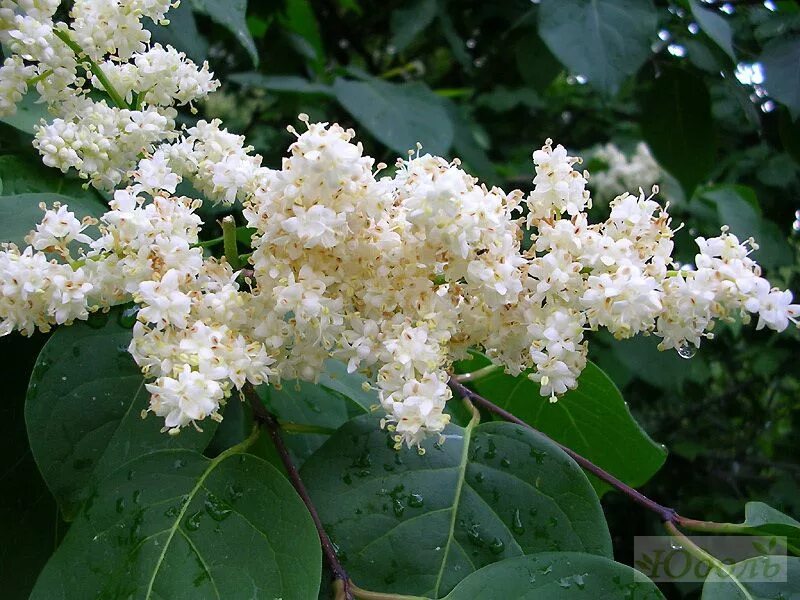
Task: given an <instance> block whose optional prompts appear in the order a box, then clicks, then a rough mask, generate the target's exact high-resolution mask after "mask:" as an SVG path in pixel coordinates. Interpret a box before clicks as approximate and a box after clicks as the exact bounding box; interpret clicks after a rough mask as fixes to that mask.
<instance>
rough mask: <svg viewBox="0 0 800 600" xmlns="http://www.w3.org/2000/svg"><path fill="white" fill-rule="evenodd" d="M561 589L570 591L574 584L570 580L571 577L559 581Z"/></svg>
mask: <svg viewBox="0 0 800 600" xmlns="http://www.w3.org/2000/svg"><path fill="white" fill-rule="evenodd" d="M558 585H559V587H562V588H564V589H565V590H567V589H569V588H570V586H571V585H572V583H571V582H570V580H569V577H562V578H561V579H559V580H558Z"/></svg>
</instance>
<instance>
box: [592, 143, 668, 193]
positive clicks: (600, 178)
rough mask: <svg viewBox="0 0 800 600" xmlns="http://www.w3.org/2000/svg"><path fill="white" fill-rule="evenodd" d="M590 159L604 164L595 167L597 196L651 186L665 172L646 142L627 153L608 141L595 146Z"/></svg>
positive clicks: (593, 180) (594, 176) (593, 176)
mask: <svg viewBox="0 0 800 600" xmlns="http://www.w3.org/2000/svg"><path fill="white" fill-rule="evenodd" d="M590 160H593V161H597V162H599V163H602V164H603V166H604V168H602V169H598V168H593V169H592V181H591V184H590V185H591V188H592V191H593V192H594V194H595V196H596V197H597V198H604V199H607V200H606V201H608V199H611V198H616V197H617V196H619V195H620V194H624V193H625V192H626V191H628V190H636V189H639V188H643V189H645V190H647V189H650V188H651V187H652V186H654V185H656V184H658V183H659V182H661V181H662V180H663V173H662V171H661V168H660V167H659V166H658V163H657V162H656V161H655V159H654V158H653V155H652V154H651V153H650V148H649V147H648V145H647V144H645V143H644V142H639V143H638V144H636V150H635V151H634V152H633V153H632V154H630V155H626V154H625V153H624V152H623V151H622V150H621V149H620V148H619V147H618V146H617V145H616V144H613V143H608V144H605V145H603V146H600V147H599V148H597V149H596V150H594V151H593V152H592V153H591V155H590Z"/></svg>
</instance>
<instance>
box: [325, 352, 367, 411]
mask: <svg viewBox="0 0 800 600" xmlns="http://www.w3.org/2000/svg"><path fill="white" fill-rule="evenodd" d="M365 383H366V384H368V383H369V381H368V380H367V378H366V377H364V376H363V375H361V374H360V373H358V372H355V373H348V372H347V365H346V364H344V363H343V362H341V361H338V360H334V359H329V360H326V361H325V368H324V369H323V371H322V373H321V374H320V376H319V385H320V386H322V387H323V388H325V389H328V390H331V391H333V392H337V393H338V394H340V395H341V396H342V397H344V398H345V399H346V400H348V401H349V402H351V403H353V404H356V405H357V406H358V407H359V408H360V409H361V410H362V411H363V412H369V411H370V410H372V408H373V407H375V406H377V405H378V404H379V403H380V401H379V400H378V394H377V392H376V391H375V390H374V389H373V388H372V387H370V388H369V389H366V390H365V389H364V384H365ZM349 412H350V413H351V414H353V413H354V412H358V411H357V410H356V411H353V407H351V408H350V410H349Z"/></svg>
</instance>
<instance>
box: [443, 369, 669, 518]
mask: <svg viewBox="0 0 800 600" xmlns="http://www.w3.org/2000/svg"><path fill="white" fill-rule="evenodd" d="M447 385H449V386H450V389H452V390H453V391H454V392H456V393H457V394H459V395H460V396H462V397H464V398H467V399H469V400H470V401H471V402H473V403H474V404H476V405H477V406H480V407H482V408H484V409H486V410H488V411H489V412H491V413H494V414H496V415H497V416H498V417H501V418H502V419H504V420H506V421H509V422H511V423H516V424H517V425H522V426H523V427H527V428H528V429H530V430H532V431H535V432H536V433H538V434H539V435H541V436H543V437H545V438H546V439H548V440H550V441H551V442H553V443H554V444H555V445H556V446H558V447H559V448H561V449H562V450H563V451H564V452H566V453H567V454H568V455H569V456H570V458H572V460H574V461H575V462H576V463H578V464H579V465H580V466H581V467H583V468H584V469H585V470H587V471H588V472H589V473H591V474H592V475H594V476H595V477H597V478H598V479H600V480H602V481H605V482H606V483H607V484H609V485H610V486H611V487H613V488H615V489H617V490H619V491H620V492H622V493H623V494H625V495H626V496H628V498H630V499H631V500H633V501H634V502H636V503H637V504H639V505H641V506H644V507H645V508H646V509H648V510H651V511H653V512H654V513H656V514H657V515H658V516H659V517H661V520H662V521H664V522H665V523H677V522H679V521H680V520H681V518H682V517H680V516H679V515H678V513H677V511H676V510H675V509H674V508H669V507H668V506H663V505H661V504H659V503H658V502H656V501H655V500H651V499H650V498H648V497H647V496H645V495H644V494H642V493H641V492H640V491H638V490H635V489H634V488H632V487H631V486H629V485H628V484H626V483H623V482H622V481H620V480H619V479H617V478H616V477H614V476H613V475H612V474H611V473H609V472H608V471H606V470H604V469H601V468H600V467H598V466H597V465H596V464H594V463H593V462H592V461H590V460H589V459H587V458H584V457H583V456H581V455H580V454H578V453H577V452H575V451H574V450H571V449H570V448H567V447H566V446H564V445H563V444H559V443H558V442H557V441H555V440H554V439H553V438H551V437H550V436H548V435H547V434H545V433H543V432H541V431H539V430H538V429H536V428H535V427H533V426H531V425H530V424H528V423H526V422H525V421H523V420H522V419H520V418H519V417H516V416H514V415H513V414H511V413H510V412H508V411H507V410H504V409H502V408H500V407H499V406H497V405H496V404H494V403H492V402H491V401H489V400H487V399H486V398H484V397H483V396H481V395H479V394H476V393H475V392H473V391H472V390H471V389H469V388H468V387H466V386H465V385H464V384H462V383H459V382H458V381H456V379H455V378H454V377H452V376H451V377H450V381H448V383H447Z"/></svg>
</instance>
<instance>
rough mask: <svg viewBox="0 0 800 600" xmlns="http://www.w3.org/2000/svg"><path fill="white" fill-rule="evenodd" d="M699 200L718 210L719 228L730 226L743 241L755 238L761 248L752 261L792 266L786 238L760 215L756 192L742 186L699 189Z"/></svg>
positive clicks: (728, 185)
mask: <svg viewBox="0 0 800 600" xmlns="http://www.w3.org/2000/svg"><path fill="white" fill-rule="evenodd" d="M697 197H698V198H699V199H701V200H702V201H705V202H708V203H710V204H711V205H712V206H714V207H715V208H716V211H717V217H718V221H719V225H728V226H729V227H730V229H731V232H732V233H734V234H735V235H736V236H737V237H738V238H739V239H740V240H744V239H747V238H749V237H750V236H753V237H754V238H755V240H756V242H758V245H759V249H758V250H756V251H755V252H754V253H753V258H754V259H755V260H757V261H758V262H759V263H761V264H762V265H763V266H764V267H767V268H774V267H777V266H781V265H786V264H791V263H792V253H791V248H790V247H789V244H788V242H787V241H786V235H785V234H784V233H783V232H781V231H780V230H779V229H778V228H777V227H776V226H775V225H774V224H773V223H771V222H770V221H767V220H765V219H764V218H763V217H762V216H761V208H760V206H759V204H758V199H757V198H756V194H755V192H754V191H753V190H752V189H751V188H749V187H747V186H743V185H733V184H721V185H715V186H710V187H707V188H703V189H701V190H698V193H697Z"/></svg>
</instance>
